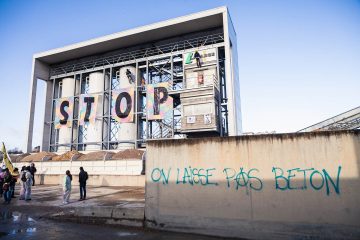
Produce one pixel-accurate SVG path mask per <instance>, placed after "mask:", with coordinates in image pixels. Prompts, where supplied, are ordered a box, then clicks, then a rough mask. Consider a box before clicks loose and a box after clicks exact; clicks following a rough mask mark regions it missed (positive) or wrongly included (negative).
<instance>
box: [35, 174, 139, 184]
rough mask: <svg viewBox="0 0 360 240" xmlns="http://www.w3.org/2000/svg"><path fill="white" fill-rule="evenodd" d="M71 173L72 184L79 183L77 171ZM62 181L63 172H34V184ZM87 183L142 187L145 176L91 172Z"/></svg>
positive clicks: (60, 182)
mask: <svg viewBox="0 0 360 240" xmlns="http://www.w3.org/2000/svg"><path fill="white" fill-rule="evenodd" d="M72 175H73V181H72V185H73V186H77V185H79V182H78V181H79V175H78V172H76V174H72ZM63 182H64V174H35V184H36V185H37V184H41V185H43V184H45V185H53V184H60V185H62V184H63ZM87 185H90V186H106V187H109V186H113V187H119V186H132V187H144V186H145V176H144V175H137V176H126V175H123V176H120V175H99V174H91V175H89V179H88V181H87Z"/></svg>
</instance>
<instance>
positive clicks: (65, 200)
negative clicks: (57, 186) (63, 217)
mask: <svg viewBox="0 0 360 240" xmlns="http://www.w3.org/2000/svg"><path fill="white" fill-rule="evenodd" d="M71 181H72V175H71V173H70V171H69V170H66V175H65V177H64V184H63V193H64V194H63V204H68V203H69V199H70V194H71Z"/></svg>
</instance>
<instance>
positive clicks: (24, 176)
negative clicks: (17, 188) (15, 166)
mask: <svg viewBox="0 0 360 240" xmlns="http://www.w3.org/2000/svg"><path fill="white" fill-rule="evenodd" d="M26 180H27V179H26V173H25V172H23V173H22V175H21V181H23V182H26Z"/></svg>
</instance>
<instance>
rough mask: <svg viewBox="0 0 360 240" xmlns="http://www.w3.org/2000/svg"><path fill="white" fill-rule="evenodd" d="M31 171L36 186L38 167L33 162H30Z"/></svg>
mask: <svg viewBox="0 0 360 240" xmlns="http://www.w3.org/2000/svg"><path fill="white" fill-rule="evenodd" d="M30 173H31V176H32V182H33V184H32V185H33V186H35V173H36V167H35V163H31V164H30Z"/></svg>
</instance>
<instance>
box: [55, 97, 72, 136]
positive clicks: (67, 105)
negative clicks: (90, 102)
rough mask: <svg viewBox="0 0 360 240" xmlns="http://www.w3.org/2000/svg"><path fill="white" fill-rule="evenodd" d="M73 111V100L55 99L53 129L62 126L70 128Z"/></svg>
mask: <svg viewBox="0 0 360 240" xmlns="http://www.w3.org/2000/svg"><path fill="white" fill-rule="evenodd" d="M73 111H74V98H73V97H66V98H60V99H57V100H56V102H55V119H54V124H55V128H56V129H59V128H61V127H63V126H66V127H68V128H70V127H71V123H72V119H73Z"/></svg>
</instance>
